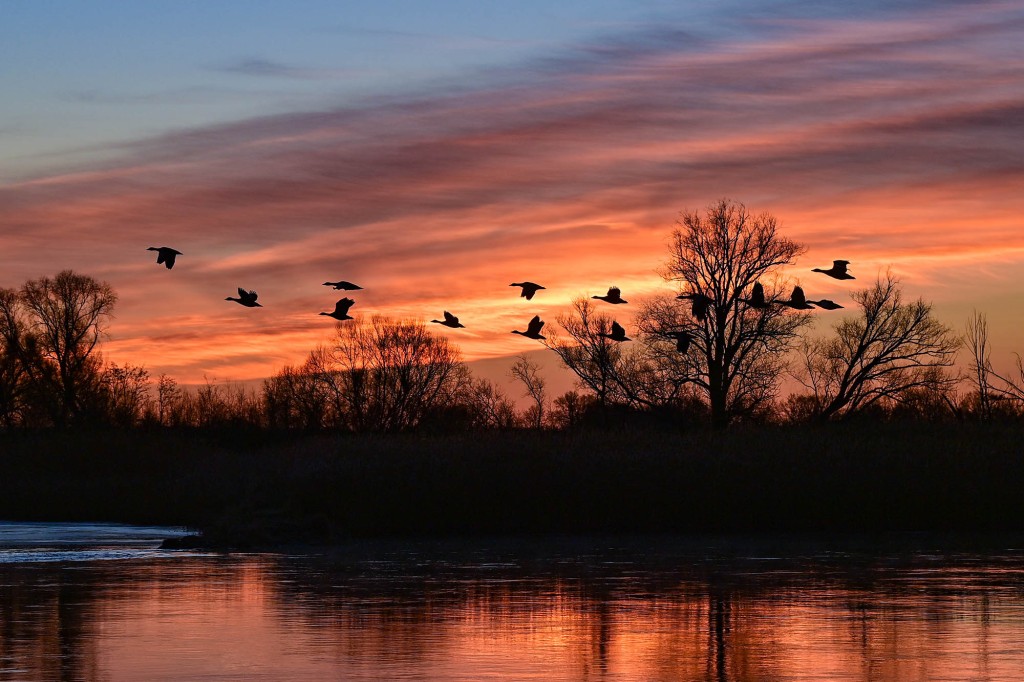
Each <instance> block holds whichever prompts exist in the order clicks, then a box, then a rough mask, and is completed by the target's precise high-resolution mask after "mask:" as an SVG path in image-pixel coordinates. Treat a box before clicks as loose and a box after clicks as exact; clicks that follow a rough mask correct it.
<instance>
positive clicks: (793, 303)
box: [779, 286, 814, 310]
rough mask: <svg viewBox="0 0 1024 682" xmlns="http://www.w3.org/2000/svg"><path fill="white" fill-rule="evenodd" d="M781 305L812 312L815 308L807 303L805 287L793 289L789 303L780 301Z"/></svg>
mask: <svg viewBox="0 0 1024 682" xmlns="http://www.w3.org/2000/svg"><path fill="white" fill-rule="evenodd" d="M779 303H781V304H782V305H784V306H787V307H789V308H792V309H793V310H810V309H812V308H813V307H814V306H812V305H811V304H810V303H808V302H807V298H806V297H805V296H804V290H803V287H799V286H796V287H793V293H792V294H790V296H789V300H788V301H779Z"/></svg>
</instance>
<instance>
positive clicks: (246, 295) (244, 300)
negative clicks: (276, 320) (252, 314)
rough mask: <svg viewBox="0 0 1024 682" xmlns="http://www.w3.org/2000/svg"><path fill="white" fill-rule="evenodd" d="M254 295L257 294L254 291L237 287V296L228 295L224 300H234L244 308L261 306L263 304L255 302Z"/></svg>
mask: <svg viewBox="0 0 1024 682" xmlns="http://www.w3.org/2000/svg"><path fill="white" fill-rule="evenodd" d="M256 296H257V294H256V292H255V291H246V290H245V289H243V288H242V287H238V298H232V297H231V296H228V297H227V298H225V299H224V300H225V301H234V302H235V303H239V304H241V305H244V306H245V307H246V308H262V307H263V306H262V305H260V304H259V303H257V302H256Z"/></svg>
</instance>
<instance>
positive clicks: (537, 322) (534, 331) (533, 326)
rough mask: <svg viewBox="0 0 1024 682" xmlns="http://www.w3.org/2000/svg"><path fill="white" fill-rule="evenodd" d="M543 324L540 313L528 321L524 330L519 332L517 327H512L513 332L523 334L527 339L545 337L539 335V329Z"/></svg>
mask: <svg viewBox="0 0 1024 682" xmlns="http://www.w3.org/2000/svg"><path fill="white" fill-rule="evenodd" d="M543 326H544V321H543V320H541V319H540V315H534V316H533V319H532V320H530V323H529V324H528V325H526V331H525V332H521V331H519V330H518V329H513V330H512V333H513V334H519V335H520V336H525V337H526V338H528V339H545V338H547V337H545V336H543V335H541V333H540V330H541V328H542V327H543Z"/></svg>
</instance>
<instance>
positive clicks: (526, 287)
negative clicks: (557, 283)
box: [509, 282, 547, 301]
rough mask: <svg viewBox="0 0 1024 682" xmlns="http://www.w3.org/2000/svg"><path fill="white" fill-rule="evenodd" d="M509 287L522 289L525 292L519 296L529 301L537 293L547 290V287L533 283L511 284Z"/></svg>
mask: <svg viewBox="0 0 1024 682" xmlns="http://www.w3.org/2000/svg"><path fill="white" fill-rule="evenodd" d="M509 286H510V287H522V288H523V291H522V293H521V294H519V296H520V297H522V298H525V299H526V300H527V301H529V300H530V299H532V298H533V295H534V294H535V293H537V292H538V291H540V290H541V289H546V288H547V287H542V286H541V285H539V284H534V283H533V282H512V284H509Z"/></svg>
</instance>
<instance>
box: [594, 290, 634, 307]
mask: <svg viewBox="0 0 1024 682" xmlns="http://www.w3.org/2000/svg"><path fill="white" fill-rule="evenodd" d="M621 294H622V292H621V291H619V288H618V287H612V288H610V289H608V293H607V294H605V295H604V296H591V297H590V298H596V299H597V300H599V301H607V302H608V303H615V304H618V303H629V301H627V300H626V299H624V298H622V296H621Z"/></svg>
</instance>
